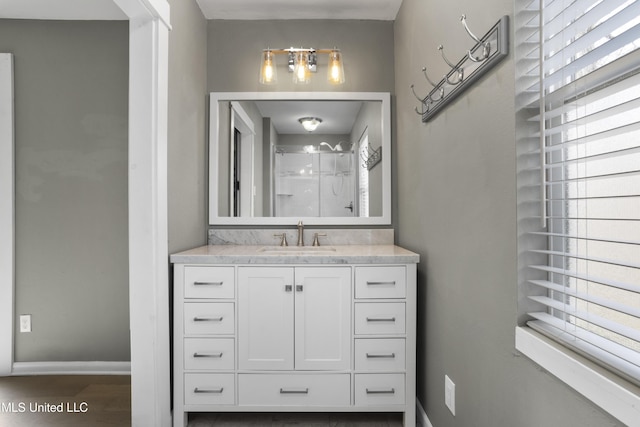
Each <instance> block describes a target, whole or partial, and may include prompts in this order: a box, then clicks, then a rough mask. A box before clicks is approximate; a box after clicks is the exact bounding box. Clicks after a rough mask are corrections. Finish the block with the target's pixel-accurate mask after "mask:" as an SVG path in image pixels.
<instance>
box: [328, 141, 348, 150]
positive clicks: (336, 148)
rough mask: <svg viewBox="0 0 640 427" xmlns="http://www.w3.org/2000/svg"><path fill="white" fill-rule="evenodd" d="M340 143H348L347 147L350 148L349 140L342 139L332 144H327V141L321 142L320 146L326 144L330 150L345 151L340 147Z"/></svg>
mask: <svg viewBox="0 0 640 427" xmlns="http://www.w3.org/2000/svg"><path fill="white" fill-rule="evenodd" d="M342 144H349V149H350V148H351V143H350V142H344V141H340V142H337V143H336V145H333V146H332V145H331V144H329V143H328V142H321V143H320V146H322V145H326V146H327V147H329V149H330V150H331V151H345V150H344V148H343V147H342ZM347 150H348V149H347Z"/></svg>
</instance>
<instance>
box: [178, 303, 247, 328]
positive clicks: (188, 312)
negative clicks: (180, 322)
mask: <svg viewBox="0 0 640 427" xmlns="http://www.w3.org/2000/svg"><path fill="white" fill-rule="evenodd" d="M234 330H235V319H234V310H233V303H232V302H187V303H185V304H184V333H185V334H187V335H215V334H233V332H234Z"/></svg>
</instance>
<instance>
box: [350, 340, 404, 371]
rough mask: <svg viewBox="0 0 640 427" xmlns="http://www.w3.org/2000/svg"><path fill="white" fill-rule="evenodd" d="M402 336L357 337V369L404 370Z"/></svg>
mask: <svg viewBox="0 0 640 427" xmlns="http://www.w3.org/2000/svg"><path fill="white" fill-rule="evenodd" d="M404 349H405V340H404V338H386V339H379V338H375V339H372V338H359V339H356V340H355V367H356V370H357V371H404V369H405V350H404Z"/></svg>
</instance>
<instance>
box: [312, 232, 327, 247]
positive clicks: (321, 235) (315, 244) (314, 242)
mask: <svg viewBox="0 0 640 427" xmlns="http://www.w3.org/2000/svg"><path fill="white" fill-rule="evenodd" d="M326 236H327V233H313V244H312V245H311V246H320V241H319V240H318V237H326Z"/></svg>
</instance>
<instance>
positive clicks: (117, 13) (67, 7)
mask: <svg viewBox="0 0 640 427" xmlns="http://www.w3.org/2000/svg"><path fill="white" fill-rule="evenodd" d="M0 18H10V19H69V20H75V19H78V20H120V19H127V16H126V15H125V14H124V13H123V12H122V10H120V8H119V7H118V6H116V4H115V3H114V2H113V0H0Z"/></svg>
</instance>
